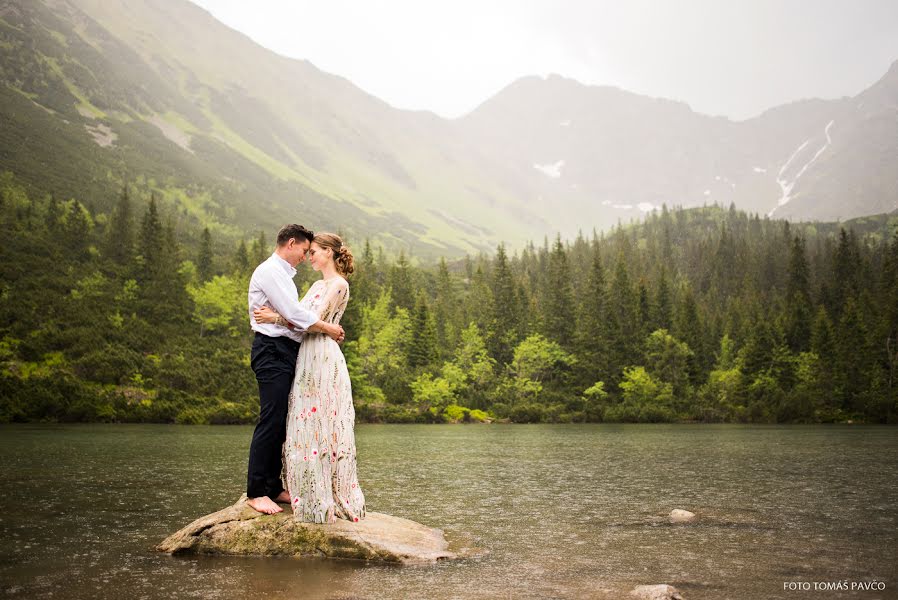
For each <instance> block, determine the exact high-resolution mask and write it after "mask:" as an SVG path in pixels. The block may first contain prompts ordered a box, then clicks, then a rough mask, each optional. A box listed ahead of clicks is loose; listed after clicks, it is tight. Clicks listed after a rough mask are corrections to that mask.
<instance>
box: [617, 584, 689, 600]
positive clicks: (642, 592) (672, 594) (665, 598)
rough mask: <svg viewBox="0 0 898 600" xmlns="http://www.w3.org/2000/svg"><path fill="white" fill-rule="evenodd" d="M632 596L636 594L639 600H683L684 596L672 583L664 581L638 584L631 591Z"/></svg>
mask: <svg viewBox="0 0 898 600" xmlns="http://www.w3.org/2000/svg"><path fill="white" fill-rule="evenodd" d="M630 595H631V596H636V597H637V598H639V600H683V596H681V595H680V592H678V591H677V588H675V587H674V586H672V585H667V584H664V583H661V584H658V585H637V586H636V587H635V588H633V591H631V592H630Z"/></svg>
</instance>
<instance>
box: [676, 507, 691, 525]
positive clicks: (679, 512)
mask: <svg viewBox="0 0 898 600" xmlns="http://www.w3.org/2000/svg"><path fill="white" fill-rule="evenodd" d="M694 519H695V513H691V512H689V511H688V510H683V509H681V508H675V509H673V510H672V511H670V522H671V523H689V522H690V521H692V520H694Z"/></svg>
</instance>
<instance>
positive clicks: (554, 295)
mask: <svg viewBox="0 0 898 600" xmlns="http://www.w3.org/2000/svg"><path fill="white" fill-rule="evenodd" d="M541 308H542V313H543V327H544V331H545V334H546V337H547V338H549V339H550V340H554V341H555V342H556V343H558V344H559V345H560V346H561V347H562V348H565V349H570V348H571V346H572V343H573V338H574V331H575V330H576V326H577V322H576V311H575V309H574V290H573V285H572V280H571V271H570V267H569V266H568V260H567V253H566V252H565V249H564V245H562V243H561V236H558V237H556V238H555V244H554V245H553V246H552V252H551V254H550V255H549V264H548V287H547V288H546V289H545V290H543V305H542V307H541Z"/></svg>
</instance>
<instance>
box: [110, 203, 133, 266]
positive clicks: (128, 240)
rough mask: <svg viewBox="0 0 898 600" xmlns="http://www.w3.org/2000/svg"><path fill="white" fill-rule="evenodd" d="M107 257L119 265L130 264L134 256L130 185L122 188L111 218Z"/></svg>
mask: <svg viewBox="0 0 898 600" xmlns="http://www.w3.org/2000/svg"><path fill="white" fill-rule="evenodd" d="M105 254H106V257H107V258H109V259H110V260H112V261H113V262H115V263H117V264H119V265H122V266H124V265H129V264H130V263H131V261H132V260H133V258H134V218H133V217H132V215H131V198H130V195H129V193H128V186H124V187H123V188H122V193H121V195H119V200H118V204H116V207H115V210H114V211H113V212H112V216H111V218H110V219H109V225H108V230H107V236H106V252H105Z"/></svg>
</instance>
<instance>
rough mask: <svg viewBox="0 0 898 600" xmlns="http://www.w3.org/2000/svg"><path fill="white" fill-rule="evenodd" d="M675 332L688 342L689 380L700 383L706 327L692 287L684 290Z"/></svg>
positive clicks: (687, 363) (693, 383)
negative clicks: (700, 317) (699, 313)
mask: <svg viewBox="0 0 898 600" xmlns="http://www.w3.org/2000/svg"><path fill="white" fill-rule="evenodd" d="M675 325H676V328H675V333H676V337H677V338H678V339H680V340H682V341H683V342H685V343H686V346H687V347H688V348H689V351H690V354H689V358H688V360H687V361H686V365H687V370H688V371H689V382H690V383H691V384H692V385H698V384H699V382H700V379H701V377H702V372H703V370H704V365H703V364H702V360H701V357H702V356H704V344H703V343H702V342H703V336H704V328H703V327H702V323H701V321H700V319H699V316H698V306H697V305H696V302H695V296H694V295H693V294H692V289H691V288H689V287H688V286H687V287H686V288H685V289H684V290H683V300H682V302H681V303H680V310H679V312H678V314H677V319H676V323H675Z"/></svg>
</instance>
